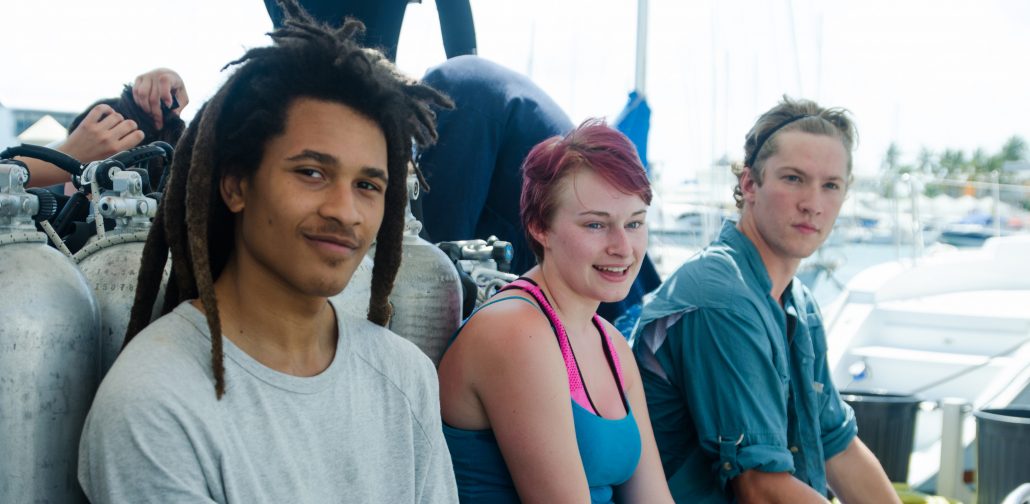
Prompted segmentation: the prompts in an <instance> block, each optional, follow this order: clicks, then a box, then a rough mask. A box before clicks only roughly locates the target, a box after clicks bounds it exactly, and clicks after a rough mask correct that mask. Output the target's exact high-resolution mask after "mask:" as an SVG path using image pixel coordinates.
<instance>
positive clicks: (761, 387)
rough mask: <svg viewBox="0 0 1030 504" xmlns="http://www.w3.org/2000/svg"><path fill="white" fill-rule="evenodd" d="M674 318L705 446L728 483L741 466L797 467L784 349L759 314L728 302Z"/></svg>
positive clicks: (687, 391)
mask: <svg viewBox="0 0 1030 504" xmlns="http://www.w3.org/2000/svg"><path fill="white" fill-rule="evenodd" d="M677 325H678V327H676V326H674V327H673V328H672V331H670V334H675V332H679V334H678V335H677V336H678V337H673V338H670V340H669V342H670V344H671V345H679V348H678V349H676V350H678V357H679V359H680V360H681V366H680V369H679V371H680V376H678V377H676V378H678V379H679V380H680V381H681V382H682V383H681V387H682V390H683V391H684V395H685V400H686V402H687V405H688V409H689V410H690V413H691V417H692V419H693V421H694V423H695V426H696V429H697V434H698V441H699V443H700V446H701V448H702V450H704V452H705V453H706V454H707V455H708V456H709V457H710V460H713V461H714V462H713V465H712V469H713V472H714V475H715V476H716V477H717V478H718V480H719V482H720V483H721V485H722V487H723V488H724V489H725V488H726V487H727V484H728V483H729V481H730V480H732V479H733V478H735V477H736V476H738V475H740V474H741V473H742V472H744V471H747V470H751V469H755V470H760V471H763V472H793V471H794V460H793V457H792V454H791V453H790V451H789V450H788V449H787V439H786V432H787V386H788V384H787V375H786V367H785V364H783V363H781V362H779V360H782V358H783V356H782V349H778V348H777V347H776V345H775V343H774V342H773V341H772V340H771V337H770V336H769V334H768V331H767V330H766V329H765V327H764V326H763V325H762V324H761V320H760V318H759V316H758V315H757V314H752V313H746V312H742V311H740V310H735V309H729V308H707V309H699V310H696V311H693V312H691V313H688V314H687V315H685V316H684V317H683V319H681V320H680V321H679V322H678V323H677Z"/></svg>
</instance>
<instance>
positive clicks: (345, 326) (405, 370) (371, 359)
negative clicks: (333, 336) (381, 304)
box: [337, 311, 436, 388]
mask: <svg viewBox="0 0 1030 504" xmlns="http://www.w3.org/2000/svg"><path fill="white" fill-rule="evenodd" d="M337 313H338V315H337V316H338V317H339V319H340V335H341V342H340V348H341V349H343V348H347V351H352V352H354V355H355V356H356V357H357V358H358V359H359V360H360V361H362V362H363V363H364V364H365V365H367V366H369V367H370V368H371V369H373V370H375V371H376V372H378V373H381V374H383V375H384V376H386V377H387V378H389V379H391V380H394V381H395V382H396V384H397V385H398V386H400V387H401V388H408V387H412V386H418V385H419V384H420V383H421V382H423V381H425V380H428V379H431V380H432V381H433V383H434V384H435V381H436V372H435V370H434V367H433V363H432V361H431V360H429V357H428V356H426V354H425V353H423V352H422V350H420V349H419V348H418V347H417V346H415V344H414V343H412V342H410V341H408V340H406V339H404V338H402V337H400V336H398V335H397V334H396V333H394V332H393V331H391V330H389V329H387V328H385V327H382V326H380V325H377V324H374V323H372V322H369V321H368V320H366V319H362V318H358V317H354V316H351V315H346V314H340V312H339V311H338V312H337Z"/></svg>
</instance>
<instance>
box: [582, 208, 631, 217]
mask: <svg viewBox="0 0 1030 504" xmlns="http://www.w3.org/2000/svg"><path fill="white" fill-rule="evenodd" d="M646 213H647V209H646V208H642V209H640V210H637V211H636V212H633V213H632V214H631V216H637V215H640V214H646ZM577 215H579V216H583V215H596V216H598V217H611V216H612V214H610V213H608V212H605V211H602V210H586V211H584V212H580V213H578V214H577Z"/></svg>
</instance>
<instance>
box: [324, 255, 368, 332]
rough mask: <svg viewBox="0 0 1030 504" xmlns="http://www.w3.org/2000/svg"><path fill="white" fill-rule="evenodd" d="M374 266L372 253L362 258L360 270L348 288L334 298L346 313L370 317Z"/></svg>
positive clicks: (356, 272)
mask: <svg viewBox="0 0 1030 504" xmlns="http://www.w3.org/2000/svg"><path fill="white" fill-rule="evenodd" d="M374 264H375V263H374V262H372V255H371V253H369V254H366V255H365V257H362V258H361V263H360V264H358V269H356V270H354V274H353V275H351V277H350V281H349V282H347V286H346V287H344V288H343V291H341V292H340V293H339V294H337V295H335V296H333V300H334V301H336V304H337V305H339V306H340V309H341V310H343V311H344V313H347V314H348V315H352V316H354V317H358V318H367V317H368V302H369V301H370V299H371V297H372V266H373V265H374Z"/></svg>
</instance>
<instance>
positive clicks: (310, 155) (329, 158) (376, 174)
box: [286, 149, 389, 182]
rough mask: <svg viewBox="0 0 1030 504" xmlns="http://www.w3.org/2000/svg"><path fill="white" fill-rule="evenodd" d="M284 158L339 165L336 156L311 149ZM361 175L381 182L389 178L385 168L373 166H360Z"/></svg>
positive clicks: (333, 165)
mask: <svg viewBox="0 0 1030 504" xmlns="http://www.w3.org/2000/svg"><path fill="white" fill-rule="evenodd" d="M286 160H287V161H304V160H311V161H314V162H316V163H320V164H324V165H327V166H331V167H333V168H337V167H339V166H340V160H339V159H337V158H336V156H333V155H332V154H326V153H324V152H319V151H313V150H311V149H304V150H303V151H301V153H300V154H297V155H295V156H290V157H288V158H286ZM361 175H363V176H365V177H369V178H377V179H380V180H382V181H383V182H387V181H389V179H388V178H387V176H386V170H383V169H382V168H376V167H374V166H363V167H362V168H361Z"/></svg>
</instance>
